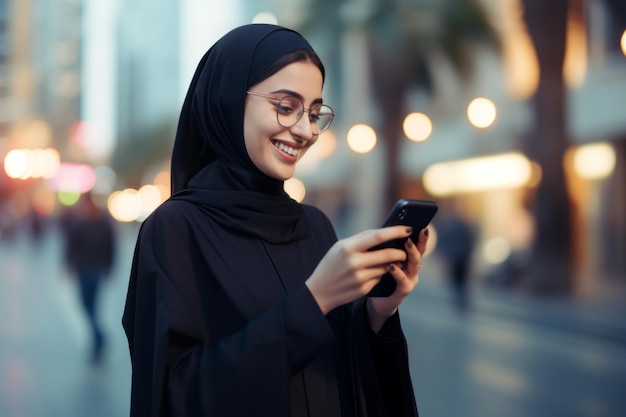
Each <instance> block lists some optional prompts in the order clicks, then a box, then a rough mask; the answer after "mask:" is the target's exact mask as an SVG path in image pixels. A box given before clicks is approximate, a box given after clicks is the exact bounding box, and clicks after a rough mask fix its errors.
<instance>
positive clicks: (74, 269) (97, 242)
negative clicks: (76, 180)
mask: <svg viewBox="0 0 626 417" xmlns="http://www.w3.org/2000/svg"><path fill="white" fill-rule="evenodd" d="M78 204H79V207H77V210H75V211H74V212H73V215H74V218H72V219H71V221H69V219H67V220H68V221H67V223H66V224H65V233H66V250H65V262H66V266H67V267H68V269H69V271H70V273H71V274H72V275H73V276H74V277H75V278H76V279H77V283H78V289H79V293H80V301H81V303H82V306H83V308H84V311H85V314H86V317H87V319H88V321H89V326H90V330H91V340H92V348H91V360H92V362H93V363H94V364H95V363H99V362H100V361H101V359H102V354H103V349H104V345H105V335H104V332H103V330H102V327H101V325H100V322H99V319H98V299H99V294H100V288H101V285H102V282H103V281H104V280H105V279H107V278H108V277H109V274H110V272H111V267H112V265H113V260H114V254H115V232H114V228H113V222H112V219H111V218H110V217H109V215H108V213H107V212H106V211H105V210H104V209H102V208H100V207H99V206H98V205H97V204H96V203H95V201H94V199H93V195H92V194H91V193H90V192H88V193H85V194H83V195H82V196H81V200H80V201H79V203H78Z"/></svg>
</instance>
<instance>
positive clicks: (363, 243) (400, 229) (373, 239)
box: [346, 226, 413, 252]
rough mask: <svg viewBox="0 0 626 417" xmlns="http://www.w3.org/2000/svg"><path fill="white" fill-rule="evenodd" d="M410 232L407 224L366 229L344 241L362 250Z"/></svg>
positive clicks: (408, 234)
mask: <svg viewBox="0 0 626 417" xmlns="http://www.w3.org/2000/svg"><path fill="white" fill-rule="evenodd" d="M412 232H413V230H412V229H411V227H409V226H390V227H383V228H380V229H370V230H366V231H364V232H361V233H359V234H357V235H354V236H352V237H350V238H347V239H346V241H348V242H349V244H350V245H352V246H353V248H354V250H356V251H359V252H364V251H367V250H369V249H371V248H373V247H375V246H378V245H381V244H383V243H385V242H388V241H390V240H394V239H404V238H407V237H409V236H411V233H412Z"/></svg>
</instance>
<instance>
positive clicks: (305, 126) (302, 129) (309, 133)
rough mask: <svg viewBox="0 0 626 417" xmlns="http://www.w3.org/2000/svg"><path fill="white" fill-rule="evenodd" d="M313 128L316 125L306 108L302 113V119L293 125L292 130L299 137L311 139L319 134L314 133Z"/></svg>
mask: <svg viewBox="0 0 626 417" xmlns="http://www.w3.org/2000/svg"><path fill="white" fill-rule="evenodd" d="M313 129H314V125H313V122H311V119H310V118H309V114H308V110H304V112H303V113H302V117H300V120H298V122H297V123H296V124H295V125H293V126H291V129H290V130H291V131H292V133H293V134H295V135H296V136H298V137H301V138H303V139H306V140H311V139H313V137H315V136H316V135H317V134H316V133H314V130H313Z"/></svg>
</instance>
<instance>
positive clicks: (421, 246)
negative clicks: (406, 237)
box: [417, 227, 429, 255]
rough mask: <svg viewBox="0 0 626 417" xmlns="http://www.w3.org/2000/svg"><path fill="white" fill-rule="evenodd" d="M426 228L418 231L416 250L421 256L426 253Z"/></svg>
mask: <svg viewBox="0 0 626 417" xmlns="http://www.w3.org/2000/svg"><path fill="white" fill-rule="evenodd" d="M428 233H429V232H428V228H427V227H426V228H424V229H422V230H421V231H420V234H419V238H418V241H417V250H418V251H419V253H421V254H422V255H423V254H424V252H426V245H427V243H428Z"/></svg>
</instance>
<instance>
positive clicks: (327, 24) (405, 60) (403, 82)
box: [298, 0, 498, 207]
mask: <svg viewBox="0 0 626 417" xmlns="http://www.w3.org/2000/svg"><path fill="white" fill-rule="evenodd" d="M349 11H358V13H357V14H358V16H359V18H358V19H352V20H351V21H349V22H347V21H346V20H347V19H346V15H347V14H349ZM307 16H308V18H306V19H305V20H303V21H302V22H300V24H299V25H298V29H299V30H300V31H302V32H303V33H307V34H310V33H315V32H318V33H319V32H323V33H324V35H325V38H326V39H329V40H331V42H330V43H329V45H328V50H329V52H328V54H329V56H331V57H336V56H337V55H338V54H339V53H341V51H340V50H339V45H340V42H338V41H337V40H338V39H341V36H342V34H343V31H345V30H348V29H349V28H352V29H354V28H355V27H356V28H358V29H359V30H360V31H361V32H362V33H364V34H365V36H366V38H367V45H368V49H369V62H368V64H369V69H370V71H369V72H370V74H371V83H372V92H373V95H374V99H375V100H376V102H377V104H378V107H379V109H380V112H381V127H380V136H381V141H382V142H383V143H384V146H385V155H386V156H385V164H386V167H385V168H386V169H384V172H385V175H386V178H385V180H384V184H385V187H384V189H385V195H384V197H383V201H381V204H383V205H384V207H391V206H392V205H393V203H394V202H395V201H396V200H397V198H398V197H399V190H400V185H401V180H402V178H401V173H400V169H399V152H400V145H401V141H402V140H403V137H404V135H403V132H402V122H403V119H404V117H405V116H406V113H407V112H406V104H407V103H406V102H407V97H408V94H409V93H410V92H411V91H414V90H415V88H420V87H421V88H423V89H425V90H426V91H431V89H432V87H433V85H432V83H431V80H432V79H433V74H431V73H430V69H431V68H432V67H431V66H430V65H429V62H430V60H431V59H432V57H433V55H434V54H435V53H437V54H439V55H443V56H444V57H446V58H447V59H448V61H449V62H451V63H452V65H453V67H454V69H455V70H456V71H457V73H458V74H459V75H460V76H461V78H462V79H463V78H467V77H468V76H469V74H470V70H471V64H472V59H473V57H472V55H471V49H470V48H468V46H469V45H470V44H471V43H472V42H481V43H483V44H485V43H487V44H491V45H493V46H495V47H497V46H498V39H497V36H496V34H495V31H494V30H493V29H492V27H491V26H490V24H489V23H488V20H487V17H486V15H485V13H484V12H483V10H482V9H481V8H480V7H479V6H478V4H477V2H475V1H474V0H454V1H453V0H438V1H428V0H371V1H366V2H363V1H354V0H352V1H346V0H344V1H337V0H318V1H316V2H315V4H314V7H311V8H310V10H308V14H307ZM330 61H331V63H332V62H339V61H340V60H339V59H331V60H330Z"/></svg>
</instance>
